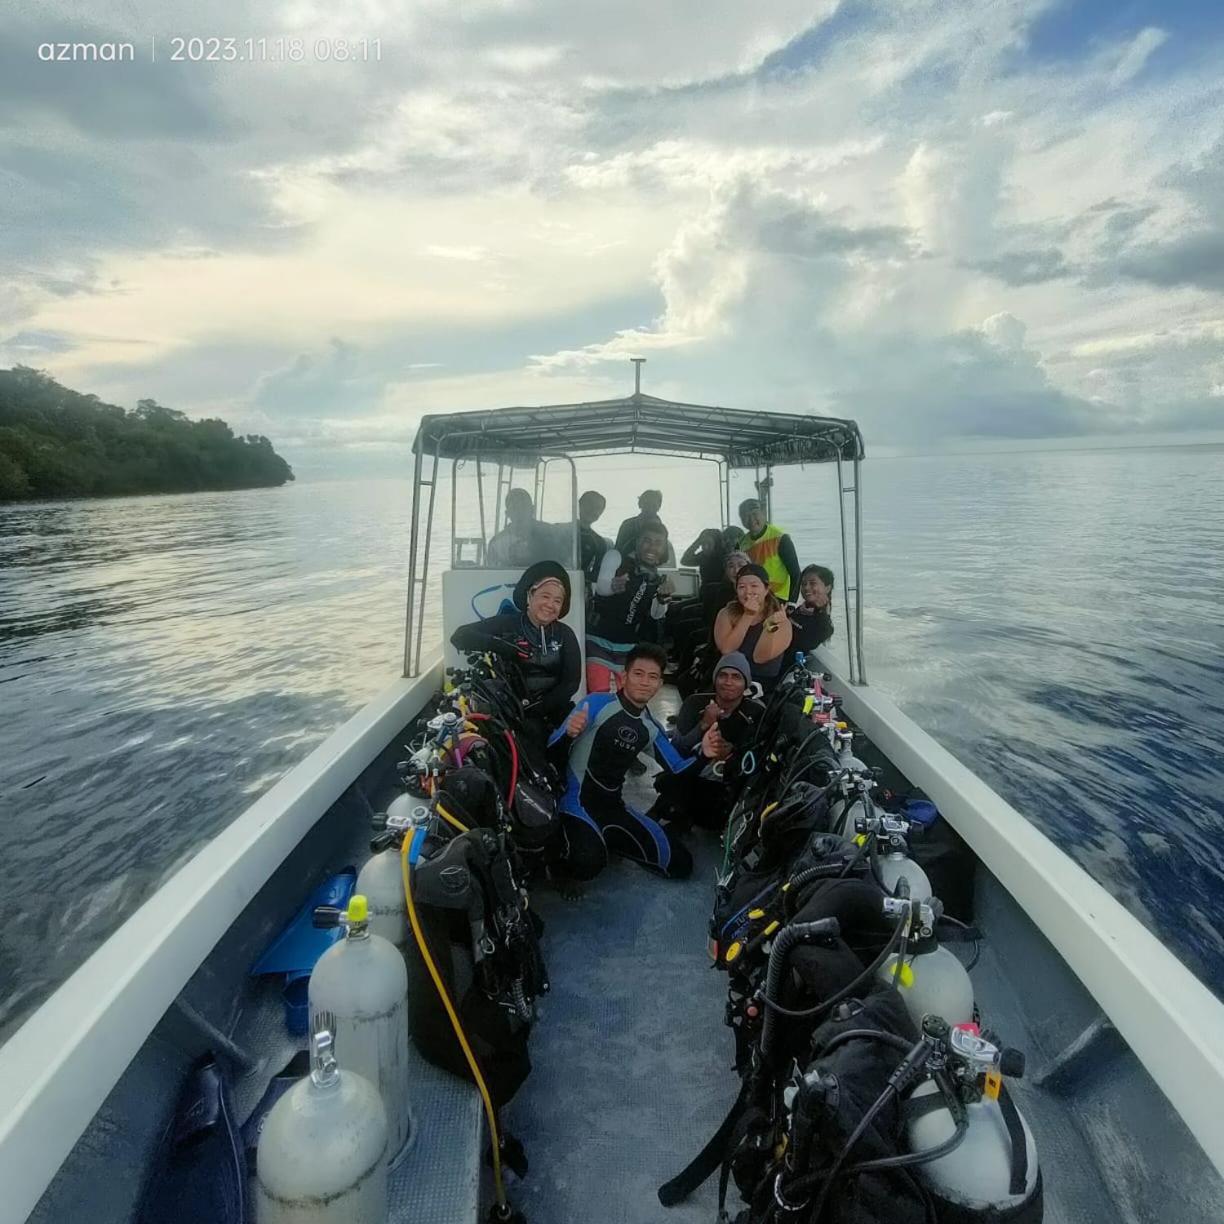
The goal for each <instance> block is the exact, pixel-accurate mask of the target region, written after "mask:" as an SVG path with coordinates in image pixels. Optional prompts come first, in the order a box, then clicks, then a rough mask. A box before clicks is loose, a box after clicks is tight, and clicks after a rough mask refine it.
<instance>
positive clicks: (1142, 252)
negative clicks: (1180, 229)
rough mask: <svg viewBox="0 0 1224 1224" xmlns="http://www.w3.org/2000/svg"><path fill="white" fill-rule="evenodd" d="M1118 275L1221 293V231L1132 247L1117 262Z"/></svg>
mask: <svg viewBox="0 0 1224 1224" xmlns="http://www.w3.org/2000/svg"><path fill="white" fill-rule="evenodd" d="M1117 270H1118V272H1119V273H1120V274H1121V275H1122V276H1127V277H1130V278H1131V279H1133V280H1141V281H1147V282H1148V283H1149V284H1152V285H1160V286H1162V287H1164V288H1172V287H1175V286H1177V285H1193V286H1195V287H1196V288H1198V289H1209V290H1212V291H1214V292H1216V293H1224V230H1199V231H1197V232H1195V233H1190V234H1185V235H1183V236H1181V237H1179V238H1174V239H1172V240H1171V241H1169V242H1155V243H1149V244H1148V245H1146V246H1140V247H1133V248H1131V249H1130V250H1129V251H1128V252H1127V253H1126V254H1125V255H1123V256H1121V257H1120V258H1119V260H1118V264H1117Z"/></svg>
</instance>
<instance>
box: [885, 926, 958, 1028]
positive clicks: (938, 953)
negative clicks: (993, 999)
mask: <svg viewBox="0 0 1224 1224" xmlns="http://www.w3.org/2000/svg"><path fill="white" fill-rule="evenodd" d="M896 963H897V955H896V953H895V952H894V953H893V954H892V955H891V956H890V957H889V958H888V959H887V960H886V961H885V962H884V964H883V965H881V966H880V969H879V977H880V980H881V981H883V982H886V983H890V984H891V982H892V980H893V968H894V966H895V965H896ZM897 987H898V989H899V990H900V992H901V998H902V999H903V1000H904V1001H905V1007H906V1010H907V1011H908V1012H909V1014H910V1017H911V1018H912V1019H913V1021H914V1023H915V1024H916V1025H918V1026H919V1027H921V1025H922V1017H923V1016H928V1015H930V1016H941V1017H942V1018H943V1019H944V1020H946V1021H947V1022H948V1024H950V1025H954V1024H966V1023H968V1022H969V1021H971V1020H972V1019H973V982H972V981H971V980H970V977H969V974H968V973H967V972H966V971H965V966H964V965H962V964H961V963H960V961H959V960H958V959H957V958H956V957H955V956H954V955H953V954H952V953H951V952H949V951H948V949H947V948H942V947H940V946H939V945H938V944H936V945H935V946H934V947H932V948H931V950H930V951H929V952H927V951H923V952H918V953H917V954H916V955H915V956H914V957H913V959H912V960H907V961H906V963H905V964H903V965H902V966H901V971H900V973H899V974H898V975H897Z"/></svg>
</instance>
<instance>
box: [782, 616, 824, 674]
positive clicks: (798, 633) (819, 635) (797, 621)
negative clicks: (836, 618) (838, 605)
mask: <svg viewBox="0 0 1224 1224" xmlns="http://www.w3.org/2000/svg"><path fill="white" fill-rule="evenodd" d="M790 623H791V626H792V629H793V633H792V636H791V644H790V649H789V650H787V652H786V666H787V667H788V668H789V667H790V665H791V664H792V662H793V661H794V658H795V654H796V652H798V651H802V652H803V653H804V654H805V655H810V654H811V653H812V652H813V651H814V650H815V649H816V648H817V647H818V646H823V645H824V644H825V642H827V641H828V640H829V639H830V638H831V637H832V636H833V618H832V617H831V616H830V615H829V609H828V608H818V609H817V610H816V611H814V612H800V611H799V610H798V609H792V610H791V614H790Z"/></svg>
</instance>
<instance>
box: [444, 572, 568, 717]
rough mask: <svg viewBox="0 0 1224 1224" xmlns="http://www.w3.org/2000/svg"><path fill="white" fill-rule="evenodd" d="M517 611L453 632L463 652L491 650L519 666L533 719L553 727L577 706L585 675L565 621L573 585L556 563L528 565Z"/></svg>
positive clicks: (521, 581) (517, 589)
mask: <svg viewBox="0 0 1224 1224" xmlns="http://www.w3.org/2000/svg"><path fill="white" fill-rule="evenodd" d="M514 607H515V610H514V611H513V612H502V613H500V614H499V615H497V616H490V617H487V618H486V619H485V620H481V621H475V622H474V623H472V624H470V625H460V626H459V628H458V629H456V630H455V632H454V633H452V634H451V645H452V646H454V648H455V649H456V650H458V651H461V652H464V653H466V652H469V651H484V650H487V651H491V652H492V653H493V654H496V655H498V656H499V657H500V658H503V659H509V660H510V661H512V662H514V663H517V664H518V666H519V667H520V668H521V669H522V672H523V679H524V680H525V681H526V682H527V689H528V692H529V693H530V694H531V698H532V704H531V707H530V708H529V709H528V710H527V711H526V713H527V714H528V716H534V717H538V718H540V719H541V720H542V721H544V722H545V723H547V724H549V725H550V726H552V725H555V724H556V723H558V722H560V720H561V719H562V718H563V717H564V716H565V715H566V714H567V713H568V712H569V709H570V706H571V705H572V704H573V700H574V694H575V693H576V692H577V691H578V683H579V680H580V679H581V676H582V652H581V650H580V649H579V647H578V639H577V638H576V637H575V636H574V631H573V630H572V629H571V628H570V627H569V626H568V625H567V624H565V623H564V622H563V621H562V619H561V618H562V617H563V616H565V615H566V613H567V612H569V607H570V581H569V575H568V574H567V573H566V572H565V567H564V566H562V565H559V564H558V563H557V562H555V561H538V562H536V564H535V565H529V566H528V567H527V569H526V570H524V572H523V576H522V577H521V578H520V579H519V580H518V584H517V585H516V586H515V588H514Z"/></svg>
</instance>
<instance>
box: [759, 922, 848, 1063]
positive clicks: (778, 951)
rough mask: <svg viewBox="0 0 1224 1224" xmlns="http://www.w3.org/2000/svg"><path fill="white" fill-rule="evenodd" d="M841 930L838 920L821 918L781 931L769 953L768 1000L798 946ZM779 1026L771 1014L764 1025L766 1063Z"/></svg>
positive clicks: (762, 1039)
mask: <svg viewBox="0 0 1224 1224" xmlns="http://www.w3.org/2000/svg"><path fill="white" fill-rule="evenodd" d="M840 929H841V928H840V926H839V924H838V921H837V919H836V918H821V919H819V920H818V921H816V922H796V923H794V924H792V925H791V926H786V927H783V928H782V930H781V931H779V932H778V936H777V938H776V939H775V940H774V942H773V947H772V948H770V950H769V966H768V968H767V970H766V974H765V997H766V998H768V997H770V996H772V995H776V994H777V993H778V990H779V989H780V988H781V985H782V974H783V973H784V972H785V970H786V961H787V959H788V958H789V956H790V954H791V949H792V948H794V947H795V945H796V944H800V943H805V942H807V941H808V940H813V939H819V938H827V937H835V936H836V935H838V934H839V932H840ZM776 1027H777V1021H776V1020H775V1019H774V1017H773V1015H772V1013H771V1012H769V1011H767V1012H766V1013H765V1020H764V1023H763V1024H762V1026H761V1058H762V1059H763V1060H767V1059H768V1058H769V1055H770V1053H771V1052H772V1049H773V1041H774V1029H775V1028H776Z"/></svg>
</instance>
